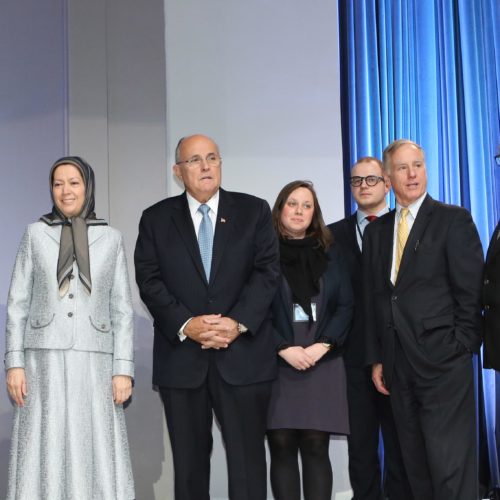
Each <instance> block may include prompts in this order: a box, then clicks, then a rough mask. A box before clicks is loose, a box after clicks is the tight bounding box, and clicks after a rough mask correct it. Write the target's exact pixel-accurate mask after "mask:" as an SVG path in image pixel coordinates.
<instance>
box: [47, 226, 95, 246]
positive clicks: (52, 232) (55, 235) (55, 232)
mask: <svg viewBox="0 0 500 500" xmlns="http://www.w3.org/2000/svg"><path fill="white" fill-rule="evenodd" d="M101 228H102V226H88V233H87V234H88V242H89V246H91V245H93V244H94V243H95V242H96V241H97V240H99V239H101V238H102V237H103V236H104V231H102V229H101ZM61 231H62V226H61V225H57V226H47V227H46V229H45V232H46V234H47V235H48V236H49V237H50V239H52V240H53V241H54V242H55V243H57V245H59V244H60V242H61Z"/></svg>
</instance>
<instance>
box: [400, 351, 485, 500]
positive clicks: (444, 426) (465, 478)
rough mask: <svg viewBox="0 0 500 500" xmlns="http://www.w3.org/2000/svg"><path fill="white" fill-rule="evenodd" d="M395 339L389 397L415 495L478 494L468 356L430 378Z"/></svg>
mask: <svg viewBox="0 0 500 500" xmlns="http://www.w3.org/2000/svg"><path fill="white" fill-rule="evenodd" d="M396 344H397V352H396V361H395V367H394V376H393V381H392V387H391V389H390V392H391V403H392V408H393V412H394V418H395V420H396V425H397V429H398V435H399V439H400V442H401V448H402V452H403V460H404V463H405V467H406V470H407V472H408V478H409V480H410V484H411V488H412V491H413V496H414V497H415V499H416V500H441V499H443V498H446V499H448V498H449V499H453V500H476V499H477V497H478V479H477V446H476V432H477V429H476V409H475V402H474V378H473V367H472V357H471V355H470V354H466V353H464V355H463V356H460V357H458V358H457V359H456V360H455V362H454V364H453V367H452V368H451V369H450V370H448V371H446V372H444V373H442V374H441V375H439V376H438V377H435V378H432V379H428V378H423V377H421V376H419V375H418V374H417V373H416V372H415V370H414V369H413V368H412V366H411V365H410V363H409V361H408V359H407V357H406V355H405V353H404V351H403V349H402V348H401V345H399V342H397V343H396Z"/></svg>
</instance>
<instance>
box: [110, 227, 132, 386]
mask: <svg viewBox="0 0 500 500" xmlns="http://www.w3.org/2000/svg"><path fill="white" fill-rule="evenodd" d="M110 315H111V326H112V329H113V344H114V345H113V375H129V376H130V377H133V376H134V345H133V344H134V310H133V307H132V296H131V293H130V285H129V279H128V270H127V260H126V257H125V250H124V247H123V239H122V237H121V236H120V240H119V243H118V249H117V254H116V263H115V273H114V279H113V285H112V289H111V297H110Z"/></svg>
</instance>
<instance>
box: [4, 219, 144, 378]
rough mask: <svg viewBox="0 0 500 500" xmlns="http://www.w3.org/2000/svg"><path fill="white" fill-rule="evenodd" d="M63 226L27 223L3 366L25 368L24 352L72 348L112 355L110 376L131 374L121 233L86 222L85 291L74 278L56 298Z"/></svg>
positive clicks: (129, 309) (127, 288)
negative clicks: (87, 281) (88, 285)
mask: <svg viewBox="0 0 500 500" xmlns="http://www.w3.org/2000/svg"><path fill="white" fill-rule="evenodd" d="M60 236H61V226H52V227H51V226H48V225H47V224H45V223H43V222H35V223H34V224H30V225H29V226H28V228H27V229H26V232H25V233H24V236H23V239H22V241H21V245H20V247H19V251H18V254H17V258H16V264H15V266H14V272H13V274H12V282H11V285H10V290H9V298H8V301H7V331H6V350H5V368H6V369H9V368H14V367H24V350H25V349H29V348H35V349H75V350H79V351H93V352H104V353H112V354H113V375H130V376H133V374H134V361H133V309H132V299H131V294H130V286H129V281H128V272H127V263H126V259H125V252H124V248H123V241H122V236H121V234H120V232H119V231H117V230H116V229H113V228H111V227H109V226H89V227H88V240H89V254H90V274H91V278H92V293H91V294H90V295H89V294H88V292H87V291H86V290H85V288H84V287H83V285H82V284H81V283H80V280H79V279H78V268H77V265H76V261H75V263H74V264H73V276H74V278H73V279H71V280H70V287H69V290H68V292H67V293H66V295H65V296H64V297H60V296H59V288H58V285H57V259H58V256H59V240H60Z"/></svg>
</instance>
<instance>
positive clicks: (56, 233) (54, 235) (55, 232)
mask: <svg viewBox="0 0 500 500" xmlns="http://www.w3.org/2000/svg"><path fill="white" fill-rule="evenodd" d="M61 230H62V226H47V227H46V228H45V233H46V234H47V235H48V236H49V237H50V239H51V240H53V241H54V242H55V243H56V244H57V246H59V244H60V242H61Z"/></svg>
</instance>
